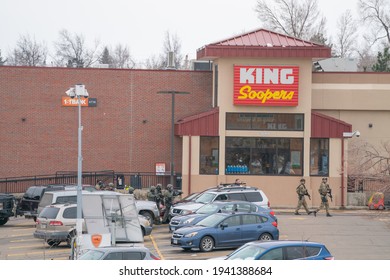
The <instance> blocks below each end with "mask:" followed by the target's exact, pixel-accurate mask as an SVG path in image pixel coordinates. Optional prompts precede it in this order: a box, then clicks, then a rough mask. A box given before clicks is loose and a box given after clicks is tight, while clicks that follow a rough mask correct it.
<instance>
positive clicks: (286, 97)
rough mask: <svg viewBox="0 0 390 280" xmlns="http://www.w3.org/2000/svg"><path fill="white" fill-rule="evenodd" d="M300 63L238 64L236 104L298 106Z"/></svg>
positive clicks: (235, 89) (235, 81) (236, 72)
mask: <svg viewBox="0 0 390 280" xmlns="http://www.w3.org/2000/svg"><path fill="white" fill-rule="evenodd" d="M298 88H299V67H298V66H247V65H235V66H234V88H233V89H234V97H233V98H234V105H256V106H298Z"/></svg>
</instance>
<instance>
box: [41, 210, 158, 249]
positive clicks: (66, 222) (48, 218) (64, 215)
mask: <svg viewBox="0 0 390 280" xmlns="http://www.w3.org/2000/svg"><path fill="white" fill-rule="evenodd" d="M138 219H139V222H140V225H141V230H142V234H143V235H144V236H145V235H150V234H151V232H152V227H151V226H150V223H149V220H148V219H146V218H145V217H144V216H142V215H138ZM76 222H77V204H73V203H66V204H52V205H48V206H46V207H45V208H43V210H42V211H41V213H40V214H39V216H38V219H37V221H36V230H35V232H34V237H35V238H39V239H43V240H45V241H46V242H47V244H48V245H50V246H53V247H55V246H58V245H59V244H60V243H61V242H67V244H68V245H69V246H70V245H71V239H72V237H74V236H75V235H76ZM83 231H85V223H84V224H83Z"/></svg>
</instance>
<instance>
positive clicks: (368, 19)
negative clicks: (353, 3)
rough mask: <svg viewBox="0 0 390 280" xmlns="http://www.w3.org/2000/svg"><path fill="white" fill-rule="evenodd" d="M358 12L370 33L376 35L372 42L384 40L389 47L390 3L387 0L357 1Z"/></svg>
mask: <svg viewBox="0 0 390 280" xmlns="http://www.w3.org/2000/svg"><path fill="white" fill-rule="evenodd" d="M359 11H360V14H361V16H362V20H363V22H364V23H366V24H368V25H366V26H370V31H369V32H371V33H373V34H377V35H376V36H375V38H374V39H373V40H374V41H379V40H383V39H385V40H386V41H387V44H388V45H390V2H389V1H388V0H359ZM378 32H379V33H378Z"/></svg>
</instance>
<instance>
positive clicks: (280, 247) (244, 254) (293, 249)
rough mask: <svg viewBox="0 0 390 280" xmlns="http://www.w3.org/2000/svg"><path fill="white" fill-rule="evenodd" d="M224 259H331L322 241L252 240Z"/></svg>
mask: <svg viewBox="0 0 390 280" xmlns="http://www.w3.org/2000/svg"><path fill="white" fill-rule="evenodd" d="M214 259H224V260H333V259H334V257H333V256H332V254H331V253H330V252H329V250H328V249H327V248H326V246H325V245H324V244H322V243H318V242H309V241H290V240H279V241H264V242H262V241H254V242H249V243H246V244H245V245H243V246H241V247H240V248H238V249H237V250H235V251H233V252H232V253H230V254H229V255H228V256H225V257H222V258H214Z"/></svg>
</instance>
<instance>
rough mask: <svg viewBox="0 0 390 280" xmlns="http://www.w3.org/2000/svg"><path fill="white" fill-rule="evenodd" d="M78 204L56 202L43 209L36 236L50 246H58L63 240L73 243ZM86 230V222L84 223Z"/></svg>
mask: <svg viewBox="0 0 390 280" xmlns="http://www.w3.org/2000/svg"><path fill="white" fill-rule="evenodd" d="M76 221H77V205H76V204H55V205H49V206H46V207H45V208H43V209H42V211H41V213H40V214H39V216H38V218H37V220H36V229H35V232H34V237H35V238H39V239H43V240H44V241H45V242H47V244H48V245H49V246H54V247H55V246H58V245H59V244H60V243H61V242H66V243H67V244H68V246H70V244H71V240H72V237H74V236H75V235H76ZM83 231H85V223H83Z"/></svg>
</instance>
